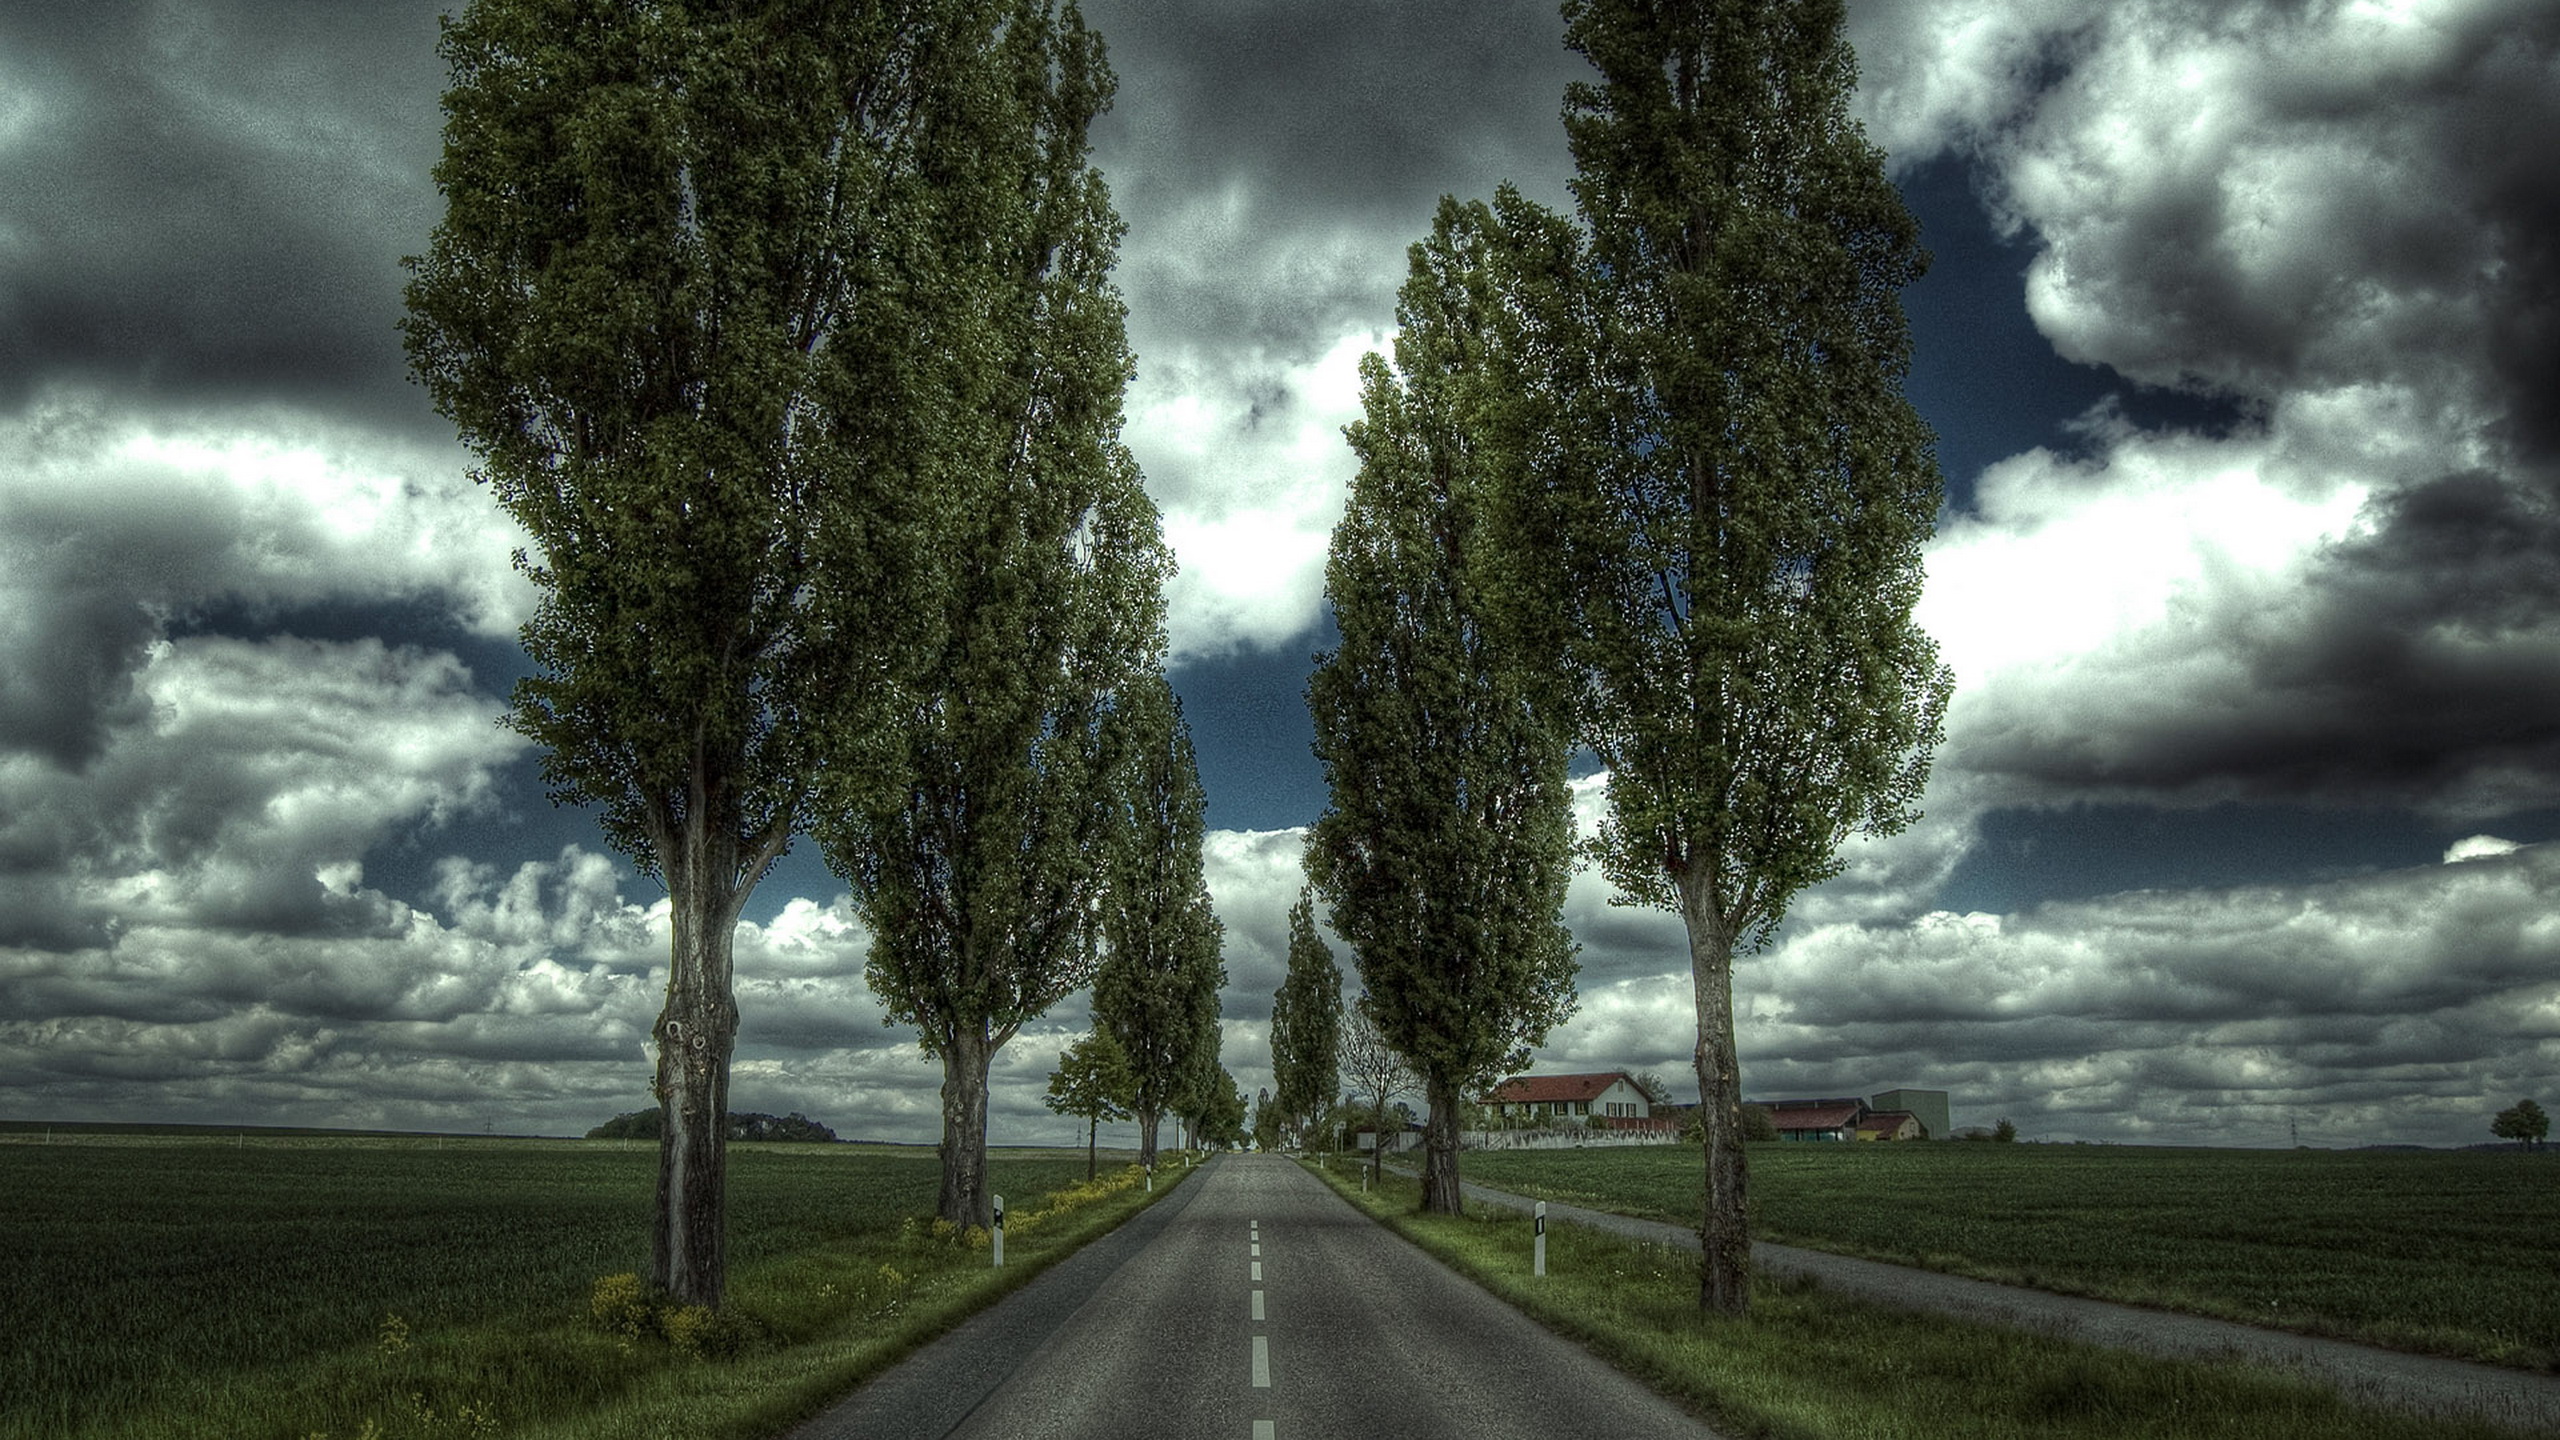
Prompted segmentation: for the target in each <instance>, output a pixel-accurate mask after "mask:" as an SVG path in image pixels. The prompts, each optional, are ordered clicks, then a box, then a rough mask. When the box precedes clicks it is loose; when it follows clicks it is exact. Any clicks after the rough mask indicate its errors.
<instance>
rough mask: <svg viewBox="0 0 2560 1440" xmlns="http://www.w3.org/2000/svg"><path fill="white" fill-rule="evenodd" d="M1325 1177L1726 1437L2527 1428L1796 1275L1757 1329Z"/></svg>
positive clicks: (1659, 1252)
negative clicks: (2384, 1404)
mask: <svg viewBox="0 0 2560 1440" xmlns="http://www.w3.org/2000/svg"><path fill="white" fill-rule="evenodd" d="M1565 1153H1573V1152H1565ZM1581 1153H1583V1154H1585V1155H1589V1154H1597V1153H1601V1152H1581ZM1612 1153H1624V1152H1612ZM1755 1158H1757V1157H1756V1156H1755ZM1321 1173H1323V1176H1324V1179H1325V1180H1326V1181H1327V1183H1329V1184H1331V1185H1333V1186H1334V1188H1335V1189H1336V1190H1337V1191H1339V1192H1340V1193H1341V1194H1342V1195H1343V1197H1344V1198H1345V1199H1347V1200H1349V1201H1350V1202H1351V1203H1352V1204H1354V1205H1357V1206H1359V1207H1361V1208H1362V1209H1363V1210H1366V1211H1367V1212H1368V1213H1369V1214H1370V1215H1372V1216H1374V1217H1376V1218H1377V1219H1378V1220H1379V1221H1380V1222H1381V1223H1383V1224H1385V1225H1388V1226H1390V1227H1392V1228H1393V1229H1395V1230H1397V1231H1398V1232H1399V1233H1401V1234H1403V1235H1404V1236H1405V1238H1406V1239H1408V1240H1411V1241H1412V1242H1413V1243H1415V1244H1416V1245H1418V1246H1420V1247H1422V1249H1424V1250H1425V1251H1427V1252H1429V1253H1430V1254H1432V1255H1433V1256H1435V1257H1437V1258H1439V1259H1440V1260H1441V1261H1443V1262H1444V1263H1446V1264H1448V1265H1450V1266H1452V1267H1453V1268H1455V1269H1457V1270H1458V1271H1459V1272H1460V1273H1462V1274H1464V1275H1467V1276H1468V1277H1469V1278H1471V1279H1473V1280H1474V1281H1475V1282H1476V1283H1477V1284H1479V1285H1482V1286H1483V1287H1485V1288H1486V1289H1487V1290H1490V1291H1492V1292H1493V1293H1494V1294H1496V1295H1499V1296H1501V1297H1502V1298H1503V1299H1505V1300H1508V1301H1510V1302H1511V1303H1512V1304H1513V1305H1516V1306H1518V1307H1519V1308H1520V1309H1521V1310H1523V1311H1525V1312H1527V1313H1528V1314H1529V1315H1530V1316H1531V1317H1533V1318H1535V1319H1536V1320H1538V1321H1539V1322H1540V1323H1542V1324H1544V1325H1546V1326H1547V1327H1548V1328H1549V1329H1552V1330H1555V1331H1557V1332H1559V1333H1561V1334H1563V1335H1565V1336H1567V1337H1570V1338H1571V1339H1573V1340H1575V1341H1577V1342H1579V1343H1580V1344H1582V1345H1584V1346H1585V1347H1587V1348H1589V1349H1590V1350H1592V1351H1593V1352H1594V1353H1596V1354H1598V1355H1600V1356H1601V1357H1602V1358H1603V1359H1606V1360H1607V1361H1609V1362H1610V1363H1611V1364H1613V1365H1616V1366H1617V1367H1619V1368H1620V1369H1622V1370H1625V1371H1627V1372H1628V1373H1630V1374H1632V1375H1634V1376H1636V1377H1638V1378H1639V1379H1641V1380H1643V1381H1644V1383H1646V1384H1647V1385H1650V1386H1652V1387H1653V1388H1654V1389H1656V1390H1658V1391H1660V1392H1661V1393H1663V1394H1665V1395H1668V1396H1670V1397H1672V1398H1674V1399H1676V1400H1678V1401H1680V1402H1681V1403H1683V1404H1685V1405H1687V1406H1688V1407H1690V1408H1691V1409H1692V1410H1693V1411H1695V1412H1697V1413H1698V1414H1700V1415H1701V1416H1702V1417H1703V1418H1705V1419H1706V1420H1707V1421H1708V1422H1709V1423H1710V1424H1712V1425H1714V1426H1715V1427H1716V1428H1717V1429H1718V1431H1719V1432H1721V1433H1723V1434H1727V1435H1733V1436H1746V1435H1748V1436H1770V1437H1784V1440H1942V1437H1948V1436H1961V1437H1964V1440H2521V1434H2522V1433H2525V1432H2522V1431H2520V1430H2519V1429H2518V1428H2517V1427H2516V1426H2513V1425H2503V1424H2500V1423H2498V1422H2497V1421H2495V1420H2493V1419H2490V1418H2486V1417H2481V1416H2475V1415H2471V1414H2468V1413H2461V1412H2443V1411H2437V1412H2424V1411H2416V1410H2410V1411H2403V1410H2397V1409H2387V1408H2380V1407H2376V1406H2374V1405H2371V1404H2367V1403H2359V1402H2358V1401H2357V1400H2356V1399H2355V1398H2353V1397H2351V1396H2349V1395H2346V1394H2344V1393H2341V1390H2340V1389H2339V1388H2338V1387H2336V1386H2332V1385H2328V1384H2325V1383H2322V1382H2320V1381H2318V1380H2314V1379H2310V1378H2307V1377H2304V1376H2302V1375H2299V1374H2295V1373H2291V1372H2288V1371H2287V1370H2285V1369H2282V1368H2280V1367H2272V1366H2264V1365H2257V1364H2252V1363H2249V1362H2247V1361H2244V1360H2241V1359H2237V1358H2215V1359H2166V1358H2161V1357H2156V1356H2150V1355H2143V1354H2139V1353H2136V1352H2133V1351H2129V1350H2118V1349H2110V1348H2107V1347H2104V1346H2098V1345H2091V1344H2085V1343H2082V1342H2080V1341H2076V1340H2072V1339H2068V1338H2065V1337H2063V1336H2057V1335H2047V1334H2040V1333H2037V1332H2035V1331H2031V1330H2021V1329H2014V1328H2011V1327H2008V1326H2002V1325H1989V1324H1981V1323H1977V1322H1973V1321H1968V1320H1963V1319H1958V1318H1955V1317H1951V1316H1945V1315H1934V1314H1927V1313H1922V1312H1917V1311H1911V1310H1904V1309H1900V1308H1898V1307H1895V1306H1891V1305H1884V1304H1879V1303H1876V1302H1873V1301H1868V1300H1863V1299H1860V1298H1858V1297H1856V1296H1853V1295H1846V1294H1842V1293H1839V1292H1837V1291H1831V1290H1826V1289H1824V1288H1822V1287H1820V1286H1818V1285H1815V1284H1813V1283H1812V1282H1810V1281H1804V1280H1786V1279H1777V1278H1772V1277H1762V1278H1760V1279H1758V1280H1757V1281H1755V1282H1754V1284H1753V1286H1752V1299H1751V1318H1750V1319H1749V1320H1748V1321H1745V1322H1741V1323H1735V1322H1731V1321H1725V1320H1711V1319H1706V1318H1703V1317H1701V1316H1700V1315H1699V1313H1698V1308H1697V1307H1698V1290H1697V1284H1698V1269H1697V1258H1696V1257H1695V1256H1694V1255H1691V1254H1688V1253H1686V1252H1682V1251H1675V1250H1673V1249H1671V1248H1669V1247H1667V1246H1662V1245H1650V1244H1643V1243H1639V1242H1637V1241H1633V1240H1628V1239H1624V1238H1621V1237H1619V1236H1616V1235H1612V1234H1610V1233H1608V1232H1606V1231H1601V1230H1594V1229H1586V1228H1584V1227H1582V1226H1579V1225H1561V1226H1556V1227H1553V1228H1552V1229H1550V1230H1549V1232H1548V1234H1547V1273H1546V1274H1545V1275H1544V1276H1542V1277H1536V1278H1532V1276H1531V1274H1530V1249H1531V1239H1530V1231H1529V1221H1528V1218H1527V1217H1525V1216H1523V1215H1521V1214H1520V1213H1519V1212H1517V1211H1514V1210H1506V1209H1500V1208H1497V1207H1494V1206H1489V1205H1478V1206H1470V1207H1468V1213H1467V1215H1466V1216H1465V1217H1464V1218H1452V1217H1449V1216H1445V1215H1427V1214H1423V1213H1421V1211H1420V1204H1421V1186H1420V1184H1419V1182H1418V1181H1417V1180H1415V1179H1414V1178H1411V1177H1408V1176H1404V1175H1398V1174H1392V1173H1391V1174H1390V1175H1389V1176H1388V1178H1387V1182H1386V1184H1385V1185H1384V1186H1382V1187H1381V1188H1380V1189H1378V1190H1376V1191H1373V1192H1367V1193H1364V1192H1363V1191H1362V1189H1361V1187H1360V1186H1359V1185H1358V1184H1357V1183H1356V1182H1353V1181H1351V1180H1350V1179H1349V1177H1348V1176H1346V1175H1345V1174H1344V1173H1343V1172H1342V1171H1341V1170H1338V1169H1337V1170H1332V1171H1330V1172H1321Z"/></svg>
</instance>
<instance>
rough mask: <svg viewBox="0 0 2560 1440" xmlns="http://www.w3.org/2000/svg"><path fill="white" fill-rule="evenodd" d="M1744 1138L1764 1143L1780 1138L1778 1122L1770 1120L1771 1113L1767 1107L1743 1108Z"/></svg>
mask: <svg viewBox="0 0 2560 1440" xmlns="http://www.w3.org/2000/svg"><path fill="white" fill-rule="evenodd" d="M1742 1138H1743V1139H1745V1140H1762V1141H1767V1140H1775V1139H1777V1138H1778V1122H1777V1121H1776V1120H1774V1119H1772V1118H1770V1115H1769V1111H1768V1108H1767V1107H1766V1106H1761V1105H1745V1106H1743V1107H1742Z"/></svg>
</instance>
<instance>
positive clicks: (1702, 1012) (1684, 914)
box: [1680, 879, 1751, 1316]
mask: <svg viewBox="0 0 2560 1440" xmlns="http://www.w3.org/2000/svg"><path fill="white" fill-rule="evenodd" d="M1680 889H1681V898H1682V904H1681V919H1682V920H1684V921H1686V922H1687V924H1688V929H1689V976H1690V980H1691V983H1692V987H1693V989H1694V991H1695V993H1696V997H1697V1006H1698V1048H1697V1052H1696V1057H1695V1058H1696V1063H1697V1068H1698V1120H1699V1124H1700V1127H1701V1128H1702V1129H1703V1130H1704V1131H1705V1132H1706V1140H1705V1149H1706V1162H1707V1163H1706V1196H1705V1201H1706V1203H1705V1208H1704V1210H1703V1211H1702V1212H1701V1214H1700V1218H1699V1222H1698V1245H1699V1249H1700V1252H1701V1253H1700V1256H1699V1264H1698V1308H1699V1309H1701V1310H1703V1311H1706V1312H1707V1313H1708V1314H1711V1315H1733V1316H1739V1315H1742V1314H1744V1313H1745V1312H1747V1311H1748V1310H1749V1309H1750V1305H1751V1232H1750V1225H1749V1219H1748V1217H1747V1215H1746V1213H1745V1211H1744V1208H1743V1198H1744V1197H1743V1181H1744V1162H1743V1151H1742V1062H1741V1057H1740V1056H1739V1055H1738V1054H1737V1053H1736V1052H1735V1049H1734V1043H1733V932H1732V931H1731V929H1729V928H1728V927H1727V925H1726V924H1725V921H1724V917H1723V916H1722V915H1721V914H1719V913H1717V911H1716V907H1715V905H1714V902H1713V900H1712V898H1711V897H1709V896H1708V895H1707V894H1706V893H1705V892H1706V889H1707V887H1706V884H1705V883H1704V882H1703V881H1701V882H1698V883H1695V884H1692V883H1690V882H1688V881H1687V880H1685V879H1684V880H1683V882H1682V884H1681V887H1680Z"/></svg>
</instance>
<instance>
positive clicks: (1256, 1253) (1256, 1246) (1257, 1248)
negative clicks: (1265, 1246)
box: [1253, 1240, 1262, 1260]
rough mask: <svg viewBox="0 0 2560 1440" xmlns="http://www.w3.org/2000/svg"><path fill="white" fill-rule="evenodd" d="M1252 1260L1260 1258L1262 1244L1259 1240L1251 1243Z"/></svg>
mask: <svg viewBox="0 0 2560 1440" xmlns="http://www.w3.org/2000/svg"><path fill="white" fill-rule="evenodd" d="M1253 1258H1255V1259H1256V1260H1259V1259H1261V1258H1262V1242H1261V1241H1259V1240H1256V1241H1254V1242H1253Z"/></svg>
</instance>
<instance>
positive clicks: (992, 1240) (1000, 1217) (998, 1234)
mask: <svg viewBox="0 0 2560 1440" xmlns="http://www.w3.org/2000/svg"><path fill="white" fill-rule="evenodd" d="M994 1198H995V1202H996V1228H995V1229H993V1230H991V1231H989V1232H988V1234H987V1242H988V1243H987V1248H988V1249H990V1250H992V1251H994V1252H995V1268H996V1269H998V1270H1001V1269H1003V1268H1004V1197H1003V1196H1001V1195H998V1196H996V1197H994ZM1541 1243H1544V1242H1541Z"/></svg>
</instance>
